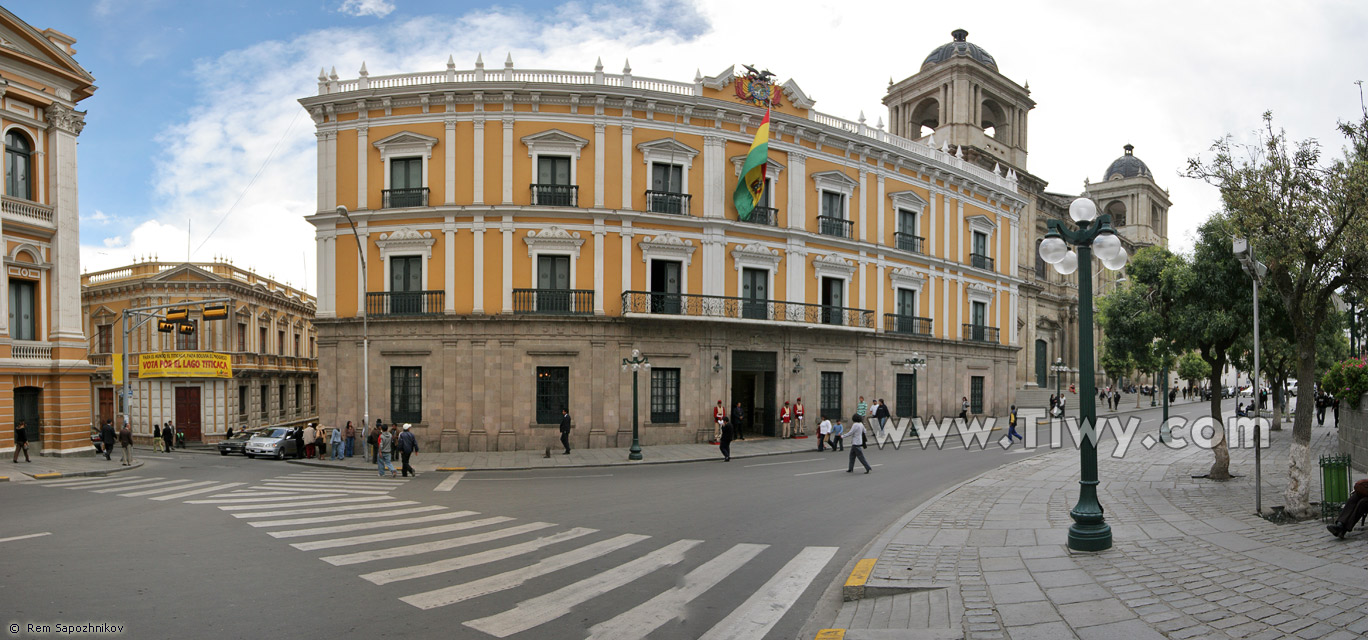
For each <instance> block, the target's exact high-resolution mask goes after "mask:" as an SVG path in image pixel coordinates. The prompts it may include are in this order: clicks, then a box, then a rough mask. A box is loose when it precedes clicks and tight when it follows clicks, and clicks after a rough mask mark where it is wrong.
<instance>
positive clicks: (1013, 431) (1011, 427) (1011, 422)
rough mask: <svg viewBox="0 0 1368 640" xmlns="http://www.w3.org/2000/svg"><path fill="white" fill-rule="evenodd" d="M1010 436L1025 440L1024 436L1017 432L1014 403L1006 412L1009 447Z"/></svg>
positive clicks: (1010, 443) (1009, 442) (1010, 442)
mask: <svg viewBox="0 0 1368 640" xmlns="http://www.w3.org/2000/svg"><path fill="white" fill-rule="evenodd" d="M1012 438H1017V439H1019V440H1025V438H1022V437H1021V434H1020V433H1017V408H1016V405H1012V409H1011V411H1009V412H1008V413H1007V446H1009V447H1010V446H1012Z"/></svg>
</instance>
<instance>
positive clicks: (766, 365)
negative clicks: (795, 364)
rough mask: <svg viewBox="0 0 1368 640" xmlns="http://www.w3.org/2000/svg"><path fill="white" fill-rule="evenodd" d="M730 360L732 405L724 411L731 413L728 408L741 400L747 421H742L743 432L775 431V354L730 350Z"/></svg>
mask: <svg viewBox="0 0 1368 640" xmlns="http://www.w3.org/2000/svg"><path fill="white" fill-rule="evenodd" d="M731 361H732V385H731V406H730V407H729V408H728V413H727V415H731V409H732V408H734V407H735V406H736V403H738V402H740V403H741V408H742V410H743V411H744V412H745V416H746V419H747V420H748V421H749V422H748V423H747V424H745V425H744V428H745V431H746V433H748V434H752V435H761V436H773V435H775V416H776V411H775V397H776V394H777V387H778V375H777V373H776V369H777V367H776V365H777V363H778V361H779V356H778V354H777V353H775V352H773V351H733V352H732V357H731Z"/></svg>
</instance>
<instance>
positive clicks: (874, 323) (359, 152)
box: [300, 58, 1029, 450]
mask: <svg viewBox="0 0 1368 640" xmlns="http://www.w3.org/2000/svg"><path fill="white" fill-rule="evenodd" d="M766 82H767V78H766V76H765V75H764V74H758V73H749V74H745V75H739V74H737V73H735V72H734V70H733V69H732V68H728V69H726V70H724V71H723V72H721V73H719V74H717V75H715V76H711V77H704V76H702V75H701V74H700V75H698V76H697V77H695V78H694V79H693V80H692V81H675V80H660V79H652V78H640V77H635V76H633V74H632V70H631V69H630V68H624V69H623V70H622V73H607V72H605V71H604V69H603V66H602V64H601V63H600V64H599V65H597V66H596V67H595V69H594V70H593V71H550V70H523V69H517V68H515V66H514V63H513V61H512V59H511V58H510V59H508V60H506V61H505V62H504V64H503V66H502V68H495V69H486V68H485V67H484V64H483V62H482V61H477V62H476V66H475V68H474V69H471V70H457V69H456V66H455V64H454V62H453V61H448V63H447V68H446V69H445V70H438V71H434V72H420V73H406V74H400V75H395V76H386V77H372V76H369V75H368V74H367V72H366V70H365V67H364V65H362V68H361V72H360V75H359V77H357V78H353V79H346V80H344V79H340V78H339V77H338V76H337V74H336V72H335V71H334V72H332V73H329V74H320V76H319V78H318V92H317V95H314V96H309V97H306V98H302V99H301V100H300V103H301V105H302V106H303V108H305V109H306V110H307V111H308V113H309V114H310V115H311V116H312V117H313V120H314V123H315V127H316V135H317V139H318V185H317V186H318V210H317V212H316V213H315V214H313V215H311V216H310V217H309V221H310V222H311V223H313V224H314V226H315V227H316V229H317V232H316V238H317V242H318V261H319V264H318V274H319V281H318V292H319V293H318V316H317V319H316V321H315V322H316V326H317V327H318V334H319V364H320V377H319V387H320V391H319V402H320V406H319V411H320V415H321V419H322V420H323V421H324V422H325V423H336V422H342V421H345V420H349V419H350V420H357V419H359V418H360V417H361V416H362V415H364V414H367V413H368V414H369V415H371V416H372V417H373V418H380V419H382V420H384V421H386V422H398V423H402V422H411V423H414V424H415V425H416V428H417V429H418V431H419V434H420V436H422V437H424V438H425V440H426V441H427V442H430V443H434V444H437V445H438V446H440V447H441V449H442V450H458V449H459V450H467V449H469V450H495V449H498V450H504V449H514V448H541V447H542V446H545V445H546V444H548V443H550V442H552V441H553V440H555V439H556V438H557V429H556V425H557V424H558V423H559V421H560V410H561V408H562V407H565V408H568V410H569V411H570V413H571V415H572V416H573V421H574V423H575V425H576V427H577V428H576V430H575V431H574V433H573V439H574V440H575V441H576V443H577V444H576V446H580V447H583V446H593V447H602V446H625V445H626V444H628V443H629V442H630V439H631V428H632V410H633V402H632V400H633V398H632V388H633V384H632V383H633V374H632V373H631V372H629V371H624V370H623V368H622V367H621V363H622V360H623V359H624V358H625V357H628V356H629V355H630V354H631V353H632V351H633V350H634V349H636V350H639V351H640V352H641V353H642V354H643V355H644V356H645V357H646V358H648V359H649V360H650V363H651V365H652V368H651V369H650V370H649V371H646V372H642V373H641V374H640V375H641V377H640V397H639V402H640V417H639V419H640V423H641V425H642V429H643V431H642V438H643V441H644V442H645V443H647V444H651V443H656V444H659V443H675V442H697V441H701V440H706V439H708V438H709V437H710V436H711V434H712V432H713V425H712V421H711V409H712V407H713V406H714V405H715V404H716V403H717V402H718V401H719V400H721V401H723V402H724V403H725V404H726V405H727V406H728V407H732V406H734V405H735V404H737V403H740V404H741V405H742V407H743V409H744V411H745V413H746V415H747V420H748V423H749V424H748V425H747V426H748V428H750V429H753V430H754V431H756V432H760V433H775V432H776V430H777V428H778V427H777V420H778V418H777V416H778V412H779V408H780V407H782V405H783V403H784V402H785V401H795V402H796V400H797V399H798V398H800V397H801V398H802V399H803V402H804V404H805V405H806V407H807V411H808V418H809V421H813V420H814V419H815V418H817V417H818V416H819V415H820V414H828V415H832V416H835V415H844V416H847V417H848V416H849V414H851V413H852V412H853V411H854V407H855V404H856V402H857V400H858V398H859V397H860V396H865V397H866V398H874V397H883V398H885V399H886V400H887V401H888V403H889V405H890V407H891V408H892V409H893V411H894V413H895V414H896V415H913V414H918V415H921V416H927V415H948V414H954V413H958V411H959V402H960V399H961V398H962V397H967V398H969V399H970V400H971V402H972V404H973V407H974V411H975V412H976V413H986V414H995V415H1001V414H1004V413H1005V412H1006V409H1007V407H1008V405H1009V404H1010V403H1011V402H1012V400H1013V394H1014V390H1015V387H1016V385H1015V367H1016V360H1017V351H1018V348H1017V347H1016V346H1015V345H1017V344H1018V341H1019V337H1018V331H1017V326H1016V323H1015V322H1013V319H1014V318H1016V317H1017V316H1018V314H1019V312H1020V311H1019V305H1020V302H1021V300H1020V293H1019V286H1020V285H1021V284H1022V281H1021V280H1020V279H1019V278H1018V277H1017V276H1016V275H1015V271H1016V268H1015V265H1017V264H1018V263H1019V262H1020V260H1021V251H1022V247H1021V246H1020V245H1021V243H1020V240H1021V238H1022V237H1024V236H1023V235H1022V231H1021V228H1020V227H1021V224H1022V212H1023V210H1024V209H1025V208H1026V207H1027V206H1028V204H1029V203H1028V201H1027V199H1026V198H1025V197H1024V196H1023V195H1021V193H1020V186H1019V183H1018V179H1017V175H1016V174H1015V173H1014V172H1013V171H1011V170H1009V169H1007V168H1005V167H1002V168H999V169H998V170H996V171H994V170H992V169H985V168H983V167H981V166H979V165H977V164H976V163H974V162H971V161H970V160H968V159H966V158H965V157H964V156H963V153H950V152H947V151H946V150H943V149H941V148H937V147H933V146H931V145H928V144H926V142H924V141H914V140H911V139H908V138H906V137H903V136H900V135H895V134H894V133H892V132H889V131H886V130H884V128H883V124H882V119H881V118H880V122H879V123H878V124H875V125H873V126H871V125H870V124H869V123H868V122H867V121H866V120H865V119H864V117H863V116H861V117H860V118H859V119H857V120H854V121H852V120H845V119H841V118H838V117H835V116H830V115H827V114H823V113H820V112H818V111H816V110H815V109H814V106H815V105H814V101H813V100H812V99H811V98H809V97H808V96H807V95H806V94H805V93H804V92H803V90H802V89H801V88H800V87H799V86H798V83H797V82H795V81H794V80H788V81H786V82H784V83H782V84H779V83H777V82H772V83H769V84H766ZM756 96H762V97H763V96H769V97H770V98H771V100H773V102H774V106H773V113H772V119H771V125H770V132H771V135H770V139H769V155H768V158H769V160H768V167H767V173H768V176H767V185H768V186H767V188H766V190H765V193H766V195H765V196H764V199H763V201H762V203H761V206H759V207H757V208H756V210H755V211H754V212H752V214H751V215H750V216H748V218H747V219H745V220H742V219H738V215H737V211H736V209H735V208H734V206H733V205H732V193H733V190H734V189H735V187H736V184H737V181H738V179H739V174H740V169H741V163H742V160H743V159H744V156H745V154H746V152H747V150H748V148H749V147H750V144H751V142H752V140H753V137H754V136H755V131H756V127H757V126H758V125H759V124H760V121H761V118H762V116H763V115H764V113H765V110H764V108H762V107H760V106H757V102H758V100H757V99H756ZM353 223H354V225H355V226H354V227H353V226H352V224H353ZM358 246H359V248H360V251H358ZM367 339H368V340H369V367H368V368H367V367H366V366H365V365H364V364H363V350H364V345H365V343H366V341H367ZM913 354H919V356H920V357H924V358H925V359H926V360H927V367H926V369H925V370H923V371H922V372H920V373H916V370H915V369H913V368H910V367H907V366H905V365H906V362H907V360H908V359H909V358H910V357H912V356H913ZM367 381H368V384H367ZM367 387H368V388H369V406H368V407H367V406H366V400H365V398H366V389H367Z"/></svg>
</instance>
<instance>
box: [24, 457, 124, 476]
mask: <svg viewBox="0 0 1368 640" xmlns="http://www.w3.org/2000/svg"><path fill="white" fill-rule="evenodd" d="M141 466H143V462H142V461H141V460H134V461H133V465H132V466H129V467H124V466H120V467H119V468H118V469H101V470H95V471H54V472H52V473H34V474H28V473H25V474H24V475H26V476H28V477H30V478H33V479H34V480H56V479H58V478H103V477H105V476H108V475H110V474H114V473H123V472H125V471H132V470H134V469H137V468H139V467H141ZM4 480H8V478H4Z"/></svg>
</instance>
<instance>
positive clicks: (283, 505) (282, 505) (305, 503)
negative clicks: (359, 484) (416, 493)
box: [219, 496, 394, 511]
mask: <svg viewBox="0 0 1368 640" xmlns="http://www.w3.org/2000/svg"><path fill="white" fill-rule="evenodd" d="M393 499H394V498H391V497H389V496H362V497H360V498H327V499H324V500H307V499H301V500H300V501H299V502H272V503H268V504H230V505H224V506H222V507H219V509H222V510H224V511H242V510H245V509H288V508H291V507H312V506H315V505H320V504H345V503H349V502H376V501H383V500H393Z"/></svg>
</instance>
